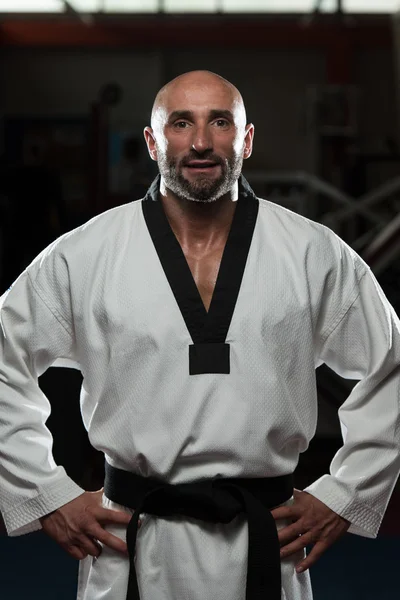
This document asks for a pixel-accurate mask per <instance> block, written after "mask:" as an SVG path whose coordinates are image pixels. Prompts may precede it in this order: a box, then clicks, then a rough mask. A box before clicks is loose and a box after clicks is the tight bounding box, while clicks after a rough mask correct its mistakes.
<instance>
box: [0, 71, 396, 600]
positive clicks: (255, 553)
mask: <svg viewBox="0 0 400 600" xmlns="http://www.w3.org/2000/svg"><path fill="white" fill-rule="evenodd" d="M253 135H254V127H253V125H251V124H247V123H246V114H245V109H244V105H243V100H242V98H241V96H240V94H239V92H238V91H237V90H236V88H234V87H233V86H232V85H231V84H230V83H228V82H227V81H226V80H224V79H222V78H221V77H219V76H217V75H214V74H212V73H209V72H203V71H197V72H192V73H187V74H185V75H182V76H180V77H178V78H177V79H175V80H173V81H172V82H170V83H169V84H167V85H166V86H165V87H164V88H163V89H162V90H161V91H160V92H159V94H158V95H157V98H156V100H155V104H154V108H153V112H152V122H151V127H146V129H145V138H146V142H147V146H148V150H149V153H150V156H151V158H152V159H153V160H155V161H157V162H158V167H159V171H160V175H161V178H160V179H159V180H156V181H155V182H154V184H153V185H152V187H151V188H150V190H149V192H148V194H147V196H146V198H145V199H144V200H143V201H141V202H133V203H130V204H128V205H125V206H121V207H117V208H115V209H112V210H111V211H108V212H107V213H105V214H103V215H100V216H98V217H96V218H95V219H93V220H92V221H90V222H89V223H87V224H86V225H85V226H83V227H80V228H78V229H76V230H75V231H73V232H71V233H70V234H68V235H66V236H63V237H61V238H60V239H59V240H57V241H56V242H55V243H54V244H53V245H51V246H50V247H49V248H48V249H46V250H45V251H44V252H43V253H42V254H41V255H40V256H39V257H38V258H37V259H36V260H35V261H34V262H33V263H32V264H31V265H30V266H29V267H28V269H27V270H26V271H25V272H24V273H23V274H22V275H21V276H20V278H19V279H18V280H17V281H16V283H15V284H14V286H13V287H12V289H11V290H10V291H9V292H8V293H7V294H6V295H5V296H4V297H3V300H2V311H1V319H2V330H3V339H2V358H1V370H0V381H1V388H0V403H1V404H0V409H1V410H0V414H1V415H2V417H1V421H0V455H1V457H2V461H1V510H2V511H3V514H4V520H5V523H6V526H7V529H8V531H9V533H10V534H11V535H18V534H21V533H24V532H27V531H31V530H33V529H36V528H38V527H39V526H40V525H41V526H42V527H43V529H44V530H45V532H46V533H48V534H49V535H50V536H51V537H53V538H54V539H56V540H57V541H58V542H59V543H60V544H61V545H62V546H63V547H64V548H65V549H66V550H67V551H68V552H69V553H70V554H71V555H72V556H74V557H76V558H78V559H84V560H82V563H81V572H80V581H79V590H78V598H79V599H80V600H95V599H96V600H97V599H99V598H101V599H102V600H125V598H138V597H139V594H140V598H142V599H143V600H172V599H176V600H177V599H178V598H179V599H182V600H183V599H188V600H189V599H190V600H200V599H201V600H206V599H214V598H218V599H219V600H244V598H245V597H246V598H247V599H248V600H251V599H254V598H266V597H268V598H271V599H272V600H274V599H276V598H277V597H282V598H284V599H286V600H309V599H311V597H312V593H311V588H310V581H309V576H308V568H309V567H310V566H311V565H312V564H314V563H315V561H316V560H317V559H318V557H319V556H320V555H321V554H322V553H323V552H324V550H325V549H326V548H327V547H328V546H329V545H330V544H332V543H333V542H334V541H335V540H336V539H338V538H339V537H341V536H342V535H343V534H344V532H345V531H347V530H348V529H349V528H350V531H352V532H353V533H358V534H360V535H365V536H370V537H374V536H376V534H377V531H378V528H379V525H380V523H381V520H382V517H383V513H384V511H385V508H386V506H387V503H388V500H389V497H390V495H391V492H392V489H393V487H394V484H395V481H396V478H397V475H398V472H399V433H398V424H399V399H400V378H399V365H400V324H399V321H398V319H397V318H396V316H395V314H394V312H393V310H392V308H391V307H390V305H389V304H388V302H387V300H386V299H385V297H384V295H383V293H382V291H381V290H380V288H379V286H378V284H377V283H376V281H375V279H374V277H373V275H372V274H371V273H370V271H369V269H368V267H367V266H366V265H365V263H363V261H362V260H361V259H360V258H359V257H358V256H357V255H356V254H355V253H354V252H353V251H352V250H351V249H350V248H349V247H348V246H346V245H345V244H344V243H343V242H342V241H341V240H340V239H338V238H337V236H335V234H333V233H332V232H331V231H330V230H328V229H326V228H324V227H322V226H321V225H318V224H316V223H313V222H310V221H309V220H307V219H305V218H303V217H300V216H298V215H296V214H294V213H291V212H290V211H287V210H285V209H283V208H281V207H279V206H276V205H273V204H271V203H269V202H267V201H265V200H259V199H257V198H256V197H255V196H254V194H253V193H252V191H251V189H250V188H249V186H248V184H246V182H245V180H244V179H243V178H241V177H240V173H241V168H242V162H243V159H245V158H248V157H249V156H250V155H251V152H252V145H253ZM323 362H325V363H327V364H328V365H329V366H331V367H332V368H333V369H334V370H335V371H336V372H337V373H339V374H341V375H342V376H344V377H349V378H357V379H360V383H358V385H357V386H356V387H355V388H354V390H353V392H352V393H351V394H350V396H349V398H348V400H347V401H346V402H345V404H344V405H343V406H342V407H341V410H340V419H341V422H342V428H343V435H344V445H343V447H342V448H341V450H340V451H339V452H338V453H337V455H336V456H335V457H334V460H333V462H332V466H331V474H329V475H325V476H324V477H322V478H321V479H319V480H318V481H316V482H315V483H314V484H313V485H312V486H310V488H309V489H308V490H307V491H304V492H300V491H295V492H294V496H293V498H292V499H290V497H291V496H292V487H291V474H292V473H293V471H294V469H295V468H296V465H297V462H298V458H299V453H300V452H303V451H304V450H305V449H306V448H307V445H308V443H309V441H310V440H311V438H312V437H313V435H314V433H315V428H316V419H317V398H316V383H315V367H316V366H318V365H319V364H321V363H323ZM55 363H58V364H60V363H63V364H69V365H71V364H75V365H77V366H78V368H80V369H81V370H82V373H83V377H84V381H83V386H82V395H81V405H82V415H83V420H84V423H85V426H86V427H87V429H88V432H89V437H90V440H91V442H92V444H93V445H94V447H95V448H97V449H99V450H101V451H103V452H104V454H105V457H106V472H107V479H106V484H105V495H104V496H103V494H102V491H100V492H97V493H87V492H84V491H83V490H82V489H80V488H78V487H77V486H76V485H75V484H74V483H73V482H72V481H71V480H70V479H69V478H68V477H67V476H66V474H65V472H64V471H63V469H62V468H60V467H57V466H56V465H55V464H54V461H53V460H52V457H51V439H50V434H49V432H48V431H47V430H46V428H45V425H44V422H45V420H46V418H47V416H48V412H49V408H48V402H47V400H46V399H45V398H44V397H43V395H42V394H41V392H40V390H39V388H38V386H37V376H38V375H40V374H41V373H42V372H43V371H44V370H45V369H47V368H48V367H49V366H50V365H52V364H55ZM66 410H67V407H66ZM167 484H171V485H167ZM134 509H137V510H136V511H135V516H134V518H132V519H131V515H132V512H133V510H134ZM270 510H272V512H270ZM139 514H140V515H141V527H140V529H139V531H137V525H138V516H139ZM271 515H272V517H273V519H275V520H276V524H277V526H278V529H279V543H278V540H277V539H275V538H277V536H276V527H275V525H274V521H273V519H272V518H271ZM271 522H272V527H271ZM128 523H129V526H128ZM127 526H128V530H127V531H128V533H127V538H128V546H129V559H130V560H128V548H127V545H126V543H125V536H126V528H127ZM136 536H137V538H136ZM274 536H275V537H274ZM308 544H311V545H313V547H312V550H311V552H310V554H309V555H308V557H305V555H304V548H305V546H306V545H308ZM279 545H280V546H281V550H280V557H279ZM277 548H278V549H277ZM135 552H136V558H134V553H135ZM276 554H277V555H276ZM280 563H281V564H280ZM276 565H277V566H278V571H279V573H278V575H277V573H276ZM280 571H281V574H282V589H281V582H280ZM136 577H137V580H136ZM128 580H129V584H128ZM127 590H128V591H127Z"/></svg>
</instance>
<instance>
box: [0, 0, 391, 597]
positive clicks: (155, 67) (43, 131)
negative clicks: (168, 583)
mask: <svg viewBox="0 0 400 600" xmlns="http://www.w3.org/2000/svg"><path fill="white" fill-rule="evenodd" d="M397 11H400V1H398V0H325V1H324V0H318V1H316V0H69V1H68V2H67V1H62V0H0V47H1V61H0V286H1V289H0V293H3V292H4V291H5V290H6V289H7V288H8V287H9V285H10V284H11V283H12V282H13V280H14V279H15V278H16V277H17V276H18V274H19V273H20V272H21V271H22V270H23V269H24V267H25V266H26V265H27V264H29V262H30V261H31V260H32V258H34V256H36V255H37V254H38V253H39V252H40V251H41V250H42V249H43V248H44V247H45V246H46V245H47V244H48V243H50V242H51V241H52V240H53V239H55V238H56V237H58V236H59V235H61V234H62V233H64V232H65V231H68V230H70V229H72V228H73V227H76V226H78V225H80V224H82V223H84V222H85V221H86V220H87V219H89V218H91V217H92V216H94V215H96V214H98V213H100V212H102V211H104V210H107V209H108V208H111V207H113V206H117V205H118V204H122V203H125V202H130V201H134V200H136V199H138V198H140V197H142V196H143V194H144V192H145V190H146V188H147V186H148V185H149V183H150V182H151V181H152V179H153V177H154V175H155V173H156V165H154V164H153V163H152V162H151V161H150V159H149V157H148V156H147V150H146V148H145V144H144V140H143V136H142V131H143V128H144V126H145V125H147V124H148V123H149V120H150V111H151V106H152V102H153V99H154V96H155V94H156V93H157V91H158V89H159V88H160V87H161V86H162V85H163V84H164V83H166V82H167V81H169V80H170V79H172V78H173V77H175V76H177V75H179V74H181V73H184V72H186V71H190V70H193V69H209V70H211V71H214V72H216V73H219V74H220V75H222V76H224V77H226V78H227V79H229V80H230V81H232V82H233V83H234V84H235V85H236V86H237V87H238V88H239V90H240V91H241V92H242V94H243V96H244V100H245V103H246V107H247V113H248V119H249V121H252V122H253V123H254V124H255V126H256V137H255V147H254V153H253V156H252V158H251V159H250V160H249V161H246V163H245V170H244V173H245V175H246V177H247V178H248V180H249V181H250V183H251V185H252V186H253V188H254V190H255V191H256V193H257V194H258V195H260V196H263V197H266V198H268V199H269V200H272V201H274V202H277V203H279V204H282V205H284V206H286V207H288V208H290V209H291V210H294V211H296V212H299V213H300V214H303V215H305V216H307V217H310V218H312V219H314V220H317V221H319V222H322V223H324V224H326V225H328V226H329V227H331V228H332V229H334V231H336V232H337V233H338V234H339V235H340V236H341V237H342V238H344V239H345V240H346V241H347V242H348V243H349V244H350V245H351V246H352V247H354V248H355V249H356V250H357V251H358V252H359V253H360V254H361V255H362V256H363V257H364V258H365V260H366V261H367V262H368V263H369V264H370V266H371V268H372V269H373V271H374V272H375V274H376V276H377V278H378V280H379V281H380V283H381V285H382V286H383V288H384V290H385V292H386V294H387V296H388V297H389V299H390V300H391V302H392V304H393V305H394V307H395V308H396V310H397V311H400V146H399V144H400V136H399V133H400V129H399V126H400V124H399V106H400V103H399V93H400V90H399V85H398V82H399V73H400V13H399V14H398V12H397ZM80 384H81V376H80V374H79V373H78V372H76V371H73V370H69V369H49V371H48V372H47V373H46V374H45V375H43V376H42V377H41V378H40V385H41V387H42V389H43V391H44V392H45V393H46V394H47V396H48V398H49V400H50V402H51V405H52V415H51V417H50V418H49V421H48V425H49V428H50V429H51V430H52V432H53V435H54V455H55V458H56V460H57V462H58V463H59V464H62V465H64V466H65V468H66V470H67V472H68V473H69V474H70V476H71V477H72V478H73V479H75V480H76V481H77V482H78V483H79V484H80V485H82V486H83V487H84V488H86V489H88V490H94V489H98V488H100V487H101V486H102V477H103V464H102V463H103V458H102V457H101V456H100V455H99V454H98V453H96V452H95V451H94V450H93V449H92V448H91V446H90V443H89V441H88V439H87V436H86V434H85V431H84V429H83V426H82V424H81V419H80V413H79V388H80ZM352 385H354V382H351V381H344V380H341V379H339V378H338V377H337V376H335V375H334V374H333V373H332V372H331V371H330V370H329V369H327V368H324V367H321V368H319V369H318V393H319V403H320V416H319V424H318V430H317V435H316V437H315V439H314V441H313V442H312V444H311V446H310V448H309V450H308V451H307V452H306V453H305V454H304V455H303V456H302V457H301V461H300V464H299V467H298V469H297V472H296V485H297V487H300V488H301V487H304V486H305V485H307V484H308V483H309V482H311V481H313V480H314V479H316V478H317V477H319V476H320V475H321V474H323V473H324V472H326V471H327V469H328V468H329V463H330V460H331V458H332V456H333V454H334V453H335V451H336V450H337V449H338V447H339V446H340V443H341V438H340V427H339V422H338V418H337V409H338V407H339V406H340V404H341V403H342V402H343V401H344V399H345V398H346V396H347V395H348V393H349V391H350V390H351V387H352ZM66 406H67V407H68V409H67V410H66V409H65V407H66ZM399 489H400V488H399V486H397V488H396V490H395V493H394V495H393V498H392V500H391V503H390V505H389V509H388V513H387V516H386V518H385V520H384V523H383V526H382V529H381V532H380V534H379V536H378V539H377V540H368V539H364V538H359V537H356V536H352V535H350V534H348V535H347V536H346V537H345V538H344V539H343V540H341V541H340V542H339V543H337V544H336V545H335V546H334V547H332V548H331V549H330V550H329V551H328V552H327V553H326V555H325V556H323V557H322V558H321V560H320V561H319V563H318V564H317V565H316V566H315V567H313V569H312V579H313V586H314V596H315V600H337V599H338V598H340V599H341V600H372V599H374V600H376V599H379V600H389V599H390V600H392V598H394V597H397V596H396V593H397V595H398V593H399V592H398V590H397V588H398V583H397V576H396V574H397V571H396V567H397V568H398V566H397V563H398V557H399V556H400V552H399V549H400V516H399V515H400V491H399ZM0 564H1V575H0V597H1V598H2V600H22V599H25V598H27V597H29V598H31V599H33V600H39V599H40V600H50V599H53V598H55V597H58V598H59V599H60V600H73V599H74V598H75V594H76V574H77V567H78V565H77V563H76V562H75V561H73V560H72V559H71V558H70V557H68V556H67V555H66V554H64V553H63V551H62V550H61V549H59V548H58V547H57V546H56V545H55V544H54V543H53V542H52V541H51V540H49V539H47V538H46V537H45V536H44V535H43V534H42V533H40V532H38V533H34V534H30V535H28V536H24V537H23V538H17V539H13V538H7V537H6V535H5V532H4V529H2V535H0ZM21 573H23V577H21ZM338 573H339V574H340V576H337V574H338Z"/></svg>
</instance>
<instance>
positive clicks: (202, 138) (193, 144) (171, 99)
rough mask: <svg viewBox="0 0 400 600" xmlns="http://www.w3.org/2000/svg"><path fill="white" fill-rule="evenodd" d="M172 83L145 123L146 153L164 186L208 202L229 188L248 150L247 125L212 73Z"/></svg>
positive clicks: (240, 109) (239, 106)
mask: <svg viewBox="0 0 400 600" xmlns="http://www.w3.org/2000/svg"><path fill="white" fill-rule="evenodd" d="M188 79H189V81H187V80H186V81H183V82H178V83H177V84H176V85H174V84H172V85H171V86H170V88H168V89H167V91H166V92H165V93H164V95H162V97H161V99H160V103H159V106H158V108H156V110H155V111H153V118H152V128H149V127H147V128H146V129H145V137H146V142H147V145H148V148H149V152H150V156H151V157H152V158H153V159H154V160H157V162H158V167H159V170H160V174H161V175H162V177H163V178H164V181H165V184H166V186H167V188H169V189H170V190H171V191H172V192H173V193H175V194H177V195H178V196H179V197H181V198H186V199H187V200H193V201H196V202H212V201H215V200H217V199H218V198H220V197H221V196H223V195H225V194H227V193H228V192H230V191H231V190H232V188H233V187H234V185H235V183H236V181H237V180H238V178H239V176H240V173H241V170H242V164H243V159H244V158H248V157H249V156H250V154H251V149H252V140H253V131H254V128H253V126H252V125H246V114H245V110H244V106H243V102H242V100H241V98H240V96H239V95H238V94H236V93H235V90H234V88H232V89H231V88H230V87H229V86H228V85H225V84H224V83H222V82H219V81H216V80H215V78H214V79H213V78H207V77H204V78H203V80H202V79H201V78H200V80H196V79H194V80H193V81H190V78H188Z"/></svg>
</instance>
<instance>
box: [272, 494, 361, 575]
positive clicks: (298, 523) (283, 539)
mask: <svg viewBox="0 0 400 600" xmlns="http://www.w3.org/2000/svg"><path fill="white" fill-rule="evenodd" d="M293 497H294V502H293V504H291V505H290V506H280V507H279V508H275V509H274V510H273V511H271V514H272V516H273V517H274V519H275V520H278V519H291V520H292V524H291V525H288V526H286V527H284V528H282V529H281V530H280V531H279V532H278V535H279V542H280V544H281V558H286V557H288V556H290V555H291V554H295V553H296V552H299V551H300V550H303V549H304V548H305V547H306V546H308V545H310V544H312V545H313V548H312V550H311V552H310V553H309V554H308V556H307V557H306V558H305V559H304V560H302V561H301V562H300V563H298V564H297V565H296V571H297V572H298V573H301V572H302V571H305V570H306V569H308V568H309V567H311V566H312V565H313V564H314V563H315V562H316V561H317V560H318V559H319V558H320V556H321V555H322V554H323V553H324V552H325V550H327V548H329V546H331V545H332V544H333V543H334V542H336V540H338V539H339V538H341V537H342V536H343V535H344V534H345V533H346V531H347V530H348V528H349V527H350V523H349V521H347V520H346V519H343V517H340V516H339V515H338V514H336V513H335V512H334V511H333V510H331V509H330V508H328V506H326V504H324V503H323V502H321V501H320V500H318V499H317V498H315V497H314V496H312V495H311V494H308V493H307V492H301V491H300V490H294V492H293Z"/></svg>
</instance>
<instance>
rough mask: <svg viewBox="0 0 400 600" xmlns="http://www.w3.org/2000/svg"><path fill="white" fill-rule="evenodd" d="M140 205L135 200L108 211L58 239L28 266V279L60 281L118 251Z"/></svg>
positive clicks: (134, 223) (134, 224)
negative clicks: (100, 258) (101, 257)
mask: <svg viewBox="0 0 400 600" xmlns="http://www.w3.org/2000/svg"><path fill="white" fill-rule="evenodd" d="M141 204H142V203H141V201H140V200H138V201H134V202H130V203H128V204H124V205H121V206H117V207H115V208H112V209H110V210H107V211H106V212H104V213H101V214H100V215H96V216H95V217H93V218H92V219H90V220H89V221H87V222H86V223H84V224H83V225H80V226H79V227H77V228H75V229H73V230H71V231H69V232H68V233H65V234H64V235H62V236H60V237H59V238H57V239H56V240H55V241H54V242H52V243H51V244H50V245H49V246H48V247H47V248H45V249H44V250H43V251H42V252H41V253H40V254H39V255H38V256H37V257H36V258H35V259H34V260H33V262H32V263H31V264H30V265H29V266H28V268H27V271H28V274H29V275H30V278H31V280H32V281H36V282H37V283H38V285H40V281H41V280H42V281H44V280H45V279H49V278H51V279H53V280H58V281H60V280H61V279H62V278H63V276H64V277H65V278H67V277H69V275H70V273H71V272H74V273H77V272H79V271H81V272H84V271H85V269H86V268H88V267H89V266H90V265H92V266H93V265H95V264H96V263H98V260H99V257H100V256H104V255H105V254H111V253H116V252H118V250H119V249H120V248H121V246H123V244H124V240H126V239H127V238H129V237H130V236H131V234H132V230H133V229H134V228H135V227H137V226H138V222H139V220H140V219H141V215H142V210H141Z"/></svg>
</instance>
